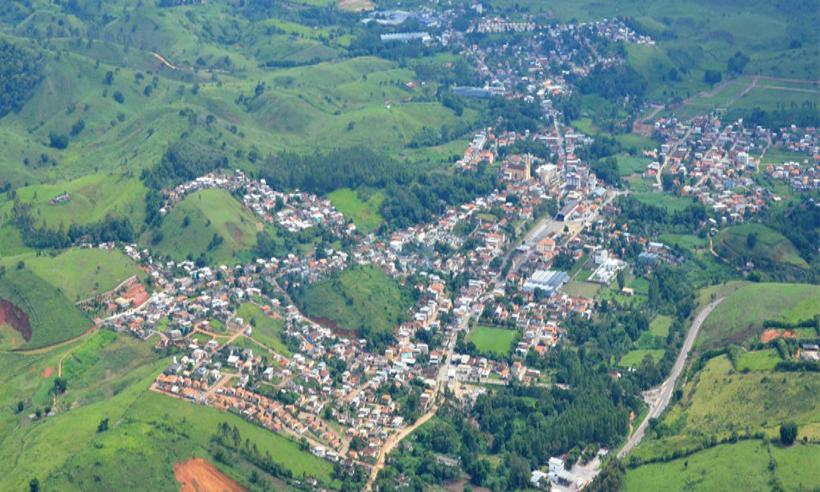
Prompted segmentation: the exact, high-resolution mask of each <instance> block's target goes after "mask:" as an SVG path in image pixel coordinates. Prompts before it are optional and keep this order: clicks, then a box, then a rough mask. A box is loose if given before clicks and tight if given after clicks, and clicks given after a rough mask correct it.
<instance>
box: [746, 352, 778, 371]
mask: <svg viewBox="0 0 820 492" xmlns="http://www.w3.org/2000/svg"><path fill="white" fill-rule="evenodd" d="M782 360H783V359H782V358H780V354H778V353H777V350H775V349H766V350H754V351H751V352H743V353H742V354H741V355H740V357H738V359H737V368H738V370H740V371H771V370H772V369H774V366H775V365H777V363H778V362H780V361H782Z"/></svg>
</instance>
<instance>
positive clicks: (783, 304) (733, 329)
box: [695, 283, 820, 349]
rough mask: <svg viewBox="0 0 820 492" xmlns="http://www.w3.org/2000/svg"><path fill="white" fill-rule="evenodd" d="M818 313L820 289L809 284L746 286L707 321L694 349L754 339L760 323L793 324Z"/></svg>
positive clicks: (725, 301)
mask: <svg viewBox="0 0 820 492" xmlns="http://www.w3.org/2000/svg"><path fill="white" fill-rule="evenodd" d="M819 313H820V287H818V286H816V285H808V284H778V283H760V284H746V285H743V286H742V287H740V288H738V289H737V290H735V291H734V292H732V293H731V294H729V295H728V297H727V298H726V299H725V300H724V301H723V302H722V303H721V304H720V305H718V307H717V308H715V310H714V311H713V312H712V314H711V315H710V316H709V317H708V318H707V319H706V321H705V322H704V323H703V327H702V328H701V332H700V333H699V335H698V339H697V340H696V341H695V347H696V348H699V349H709V348H715V347H722V346H723V345H725V344H726V343H743V342H746V341H748V340H750V339H755V338H757V337H758V336H759V335H760V333H762V331H763V321H765V320H777V321H783V322H787V323H796V322H798V321H801V320H806V319H811V318H812V317H813V316H815V315H817V314H819Z"/></svg>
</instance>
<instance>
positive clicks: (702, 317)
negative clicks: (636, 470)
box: [618, 297, 724, 459]
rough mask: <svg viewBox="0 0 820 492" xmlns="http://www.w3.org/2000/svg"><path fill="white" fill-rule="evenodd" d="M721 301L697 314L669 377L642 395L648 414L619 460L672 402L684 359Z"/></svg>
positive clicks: (714, 302) (621, 452)
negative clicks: (707, 319) (651, 420)
mask: <svg viewBox="0 0 820 492" xmlns="http://www.w3.org/2000/svg"><path fill="white" fill-rule="evenodd" d="M723 299H724V298H723V297H721V298H719V299H715V300H714V301H712V302H710V303H709V304H708V305H707V306H706V307H705V308H703V309H702V310H701V311H700V312H699V313H698V315H697V316H696V317H695V321H694V322H693V323H692V327H691V328H689V333H687V334H686V339H685V340H684V341H683V346H682V347H681V349H680V353H679V354H678V358H677V359H675V365H673V366H672V372H670V373H669V377H668V378H666V380H665V381H664V382H663V383H662V384H661V385H660V386H658V387H656V388H652V389H651V390H648V391H646V392H645V393H644V396H645V398H646V402H647V403H649V412H648V413H647V414H646V417H644V419H643V422H641V423H640V425H639V426H638V428H637V429H635V432H633V433H632V435H631V436H629V440H628V441H627V442H626V444H624V447H623V448H621V450H620V451H619V452H618V458H619V459H623V458H624V457H625V456H626V455H627V454H629V452H630V451H632V449H633V448H634V447H635V446H637V445H638V443H640V442H641V439H643V437H644V435H645V434H646V428H647V427H648V426H649V419H654V418H658V417H659V416H660V414H661V413H663V411H664V410H665V409H666V407H667V405H669V402H670V401H671V400H672V393H673V392H674V391H675V382H676V381H677V380H678V377H679V376H680V374H681V372H683V366H684V365H685V364H686V358H687V357H688V356H689V351H690V350H692V345H694V344H695V340H696V339H697V338H698V333H699V332H700V327H701V325H703V322H704V321H706V318H708V317H709V314H711V313H712V311H713V310H714V309H715V308H716V307H717V305H718V304H720V303H721V301H723Z"/></svg>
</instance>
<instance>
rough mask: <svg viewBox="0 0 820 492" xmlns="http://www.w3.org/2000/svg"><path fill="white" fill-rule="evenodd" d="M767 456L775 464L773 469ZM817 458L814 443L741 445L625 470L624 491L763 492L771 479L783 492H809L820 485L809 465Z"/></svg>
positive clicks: (819, 452)
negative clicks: (760, 491) (703, 491)
mask: <svg viewBox="0 0 820 492" xmlns="http://www.w3.org/2000/svg"><path fill="white" fill-rule="evenodd" d="M770 458H774V461H775V463H776V467H775V468H774V469H773V470H772V469H770V468H769V463H770ZM818 459H820V446H818V445H817V444H811V445H795V446H793V447H791V448H780V447H778V446H774V445H767V444H765V443H762V442H761V441H743V442H739V443H737V444H727V445H722V446H717V447H714V448H711V449H707V450H704V451H700V452H698V453H695V454H693V455H691V456H687V457H684V458H679V459H676V460H672V461H669V462H667V463H658V464H651V465H644V466H640V467H638V468H635V469H631V470H628V471H627V474H626V490H627V491H633V490H634V491H642V490H668V491H677V490H680V491H684V490H726V491H731V490H737V491H746V490H769V489H770V488H771V480H772V479H776V480H777V481H779V482H780V483H781V484H782V485H783V486H784V487H785V490H811V489H812V488H814V487H817V485H818V483H820V477H819V476H818V474H817V473H816V467H813V465H812V463H816V462H817V460H818Z"/></svg>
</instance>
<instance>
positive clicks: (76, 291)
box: [0, 248, 145, 302]
mask: <svg viewBox="0 0 820 492" xmlns="http://www.w3.org/2000/svg"><path fill="white" fill-rule="evenodd" d="M18 261H24V263H25V265H26V267H28V268H29V269H30V270H31V271H32V272H34V274H35V275H37V276H38V277H40V278H42V279H43V280H45V281H46V282H48V283H50V284H51V285H53V286H55V287H57V288H58V289H60V290H62V292H63V294H64V295H65V296H66V298H68V299H69V300H71V301H72V302H74V301H78V300H80V299H86V298H88V297H91V296H92V295H94V294H97V293H100V292H106V291H108V290H111V289H113V288H114V287H116V286H117V285H118V284H119V283H120V282H122V281H123V280H125V279H127V278H128V277H131V276H133V275H137V276H138V277H144V276H145V274H144V273H143V272H142V271H141V270H140V269H139V268H137V265H136V264H135V263H134V262H133V261H132V260H131V259H130V258H128V257H127V256H125V255H124V254H123V253H122V251H120V250H103V249H97V248H93V249H92V248H72V249H68V250H66V251H64V252H62V253H60V254H58V255H56V256H53V257H52V256H46V255H44V256H35V255H27V256H25V257H20V256H16V257H12V258H5V259H2V260H0V264H5V265H6V268H8V269H11V268H13V267H14V265H15V264H16V263H17V262H18Z"/></svg>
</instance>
